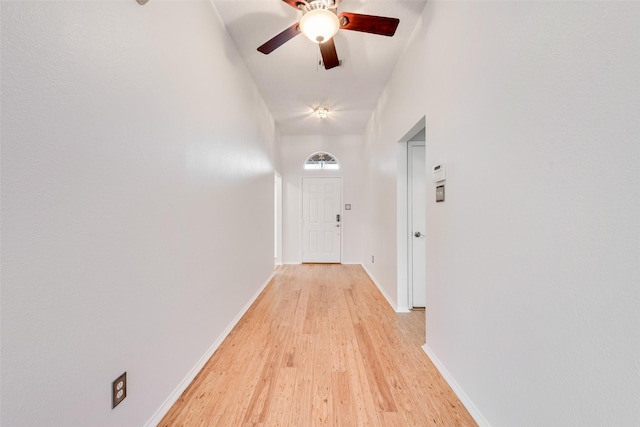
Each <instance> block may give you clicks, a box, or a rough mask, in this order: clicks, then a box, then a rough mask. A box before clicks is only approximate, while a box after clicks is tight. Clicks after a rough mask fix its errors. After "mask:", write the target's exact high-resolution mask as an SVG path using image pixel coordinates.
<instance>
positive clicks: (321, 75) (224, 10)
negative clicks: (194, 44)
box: [213, 0, 425, 135]
mask: <svg viewBox="0 0 640 427" xmlns="http://www.w3.org/2000/svg"><path fill="white" fill-rule="evenodd" d="M213 3H214V4H215V6H216V8H217V9H218V11H219V13H220V16H221V18H222V20H223V21H224V24H225V25H226V27H227V30H228V31H229V34H230V35H231V38H232V39H233V41H234V42H235V44H236V46H237V48H238V50H239V51H240V54H241V55H242V58H243V59H244V62H245V63H246V65H247V67H248V68H249V71H250V72H251V74H252V75H253V78H254V79H255V81H256V83H257V85H258V88H259V90H260V92H261V94H262V96H263V98H264V99H265V101H266V103H267V105H268V106H269V109H270V110H271V113H272V114H273V117H274V119H275V121H276V123H277V125H278V128H279V130H280V132H281V133H282V134H283V135H325V134H328V135H337V134H362V133H363V132H364V127H365V124H366V122H367V120H368V119H369V116H370V115H371V112H372V111H373V109H374V108H375V105H376V102H377V101H378V98H379V97H380V94H381V92H382V89H383V88H384V86H385V84H386V83H387V80H388V79H389V76H390V74H391V72H392V71H393V68H394V67H395V64H396V62H397V61H398V58H399V57H400V54H401V53H402V50H403V49H404V46H405V45H406V43H407V41H408V39H409V36H410V35H411V32H412V30H413V27H414V26H415V24H416V22H417V20H418V17H419V16H420V14H421V12H422V9H423V8H424V4H425V0H368V1H365V0H343V1H342V3H341V4H340V6H339V7H338V13H340V12H354V13H361V14H365V15H379V16H388V17H393V18H399V19H400V24H399V25H398V29H397V30H396V33H395V35H394V36H393V37H385V36H379V35H374V34H367V33H360V32H356V31H347V30H340V31H339V32H338V34H336V36H335V37H334V40H335V45H336V50H337V51H338V58H339V59H340V60H341V61H342V65H341V66H340V67H336V68H333V69H331V70H325V69H324V67H323V66H322V65H319V60H320V50H319V48H318V46H317V45H316V44H314V43H312V42H311V41H310V40H308V39H307V38H306V37H304V36H303V35H298V36H296V37H294V38H293V39H291V40H289V41H288V42H286V43H285V44H284V45H282V46H280V47H279V48H278V49H276V50H275V51H274V52H272V53H271V54H269V55H264V54H262V53H260V52H258V51H257V50H256V49H257V48H258V46H260V45H262V44H263V43H264V42H266V41H267V40H269V39H271V38H272V37H273V36H275V35H276V34H278V33H280V32H281V31H282V30H284V29H285V28H287V27H290V26H291V25H293V24H294V23H296V22H298V21H299V20H300V17H301V16H302V12H300V11H297V10H296V9H294V8H292V7H291V6H289V5H288V4H287V3H285V2H284V1H282V0H213ZM318 106H326V107H327V108H328V109H329V110H330V113H329V117H328V118H326V119H324V120H321V119H318V118H317V117H315V116H313V114H312V112H313V109H314V108H316V107H318Z"/></svg>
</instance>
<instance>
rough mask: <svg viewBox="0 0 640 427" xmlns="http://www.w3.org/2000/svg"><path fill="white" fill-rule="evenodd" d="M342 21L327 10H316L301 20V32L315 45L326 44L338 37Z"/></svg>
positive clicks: (306, 14)
mask: <svg viewBox="0 0 640 427" xmlns="http://www.w3.org/2000/svg"><path fill="white" fill-rule="evenodd" d="M339 29H340V21H339V20H338V17H337V16H336V14H335V13H333V12H330V11H328V10H326V9H314V10H310V11H309V12H307V13H305V14H304V15H303V16H302V19H301V20H300V31H302V34H304V35H305V36H306V37H307V38H308V39H309V40H311V41H312V42H314V43H318V44H320V43H324V42H326V41H327V40H330V39H331V38H332V37H333V36H335V35H336V33H337V32H338V30H339Z"/></svg>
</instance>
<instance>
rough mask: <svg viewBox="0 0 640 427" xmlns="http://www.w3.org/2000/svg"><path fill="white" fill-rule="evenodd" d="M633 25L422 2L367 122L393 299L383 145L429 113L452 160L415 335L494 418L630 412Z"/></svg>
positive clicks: (633, 355) (605, 9) (436, 152)
mask: <svg viewBox="0 0 640 427" xmlns="http://www.w3.org/2000/svg"><path fill="white" fill-rule="evenodd" d="M638 22H640V3H637V2H438V1H436V2H428V3H427V5H426V7H425V10H424V12H423V16H422V21H421V23H420V24H419V26H418V28H417V30H416V33H415V37H414V39H413V41H412V44H411V45H410V46H409V47H408V48H407V51H406V52H405V54H404V55H403V58H402V60H401V62H400V63H399V64H398V67H397V69H396V70H395V72H394V75H393V76H392V78H391V79H390V81H389V83H388V85H387V88H386V90H385V91H384V93H383V95H382V97H381V99H380V101H379V104H378V107H377V109H376V111H375V112H374V114H373V115H372V117H371V120H370V122H369V124H368V129H367V134H366V136H365V147H366V152H367V165H368V170H367V171H366V172H365V175H366V180H367V181H368V182H371V183H372V186H370V187H369V188H368V190H369V191H368V192H367V203H368V209H367V213H368V215H367V218H366V226H365V227H366V229H365V232H364V234H363V235H364V236H365V239H368V240H366V241H365V247H367V248H370V249H371V251H373V252H375V254H376V263H375V264H373V265H371V264H368V265H366V266H367V268H368V269H369V270H370V271H371V272H372V274H373V275H374V276H375V277H376V279H377V281H378V282H379V283H380V284H381V285H382V286H383V288H384V289H385V291H386V292H387V293H388V294H395V292H396V290H397V289H396V267H395V258H394V255H395V248H393V247H390V246H391V245H389V244H388V242H395V239H396V235H395V233H396V231H395V230H396V227H395V225H396V218H395V212H394V206H395V205H394V204H393V203H389V200H394V199H395V197H396V193H395V189H396V184H395V183H396V178H395V175H394V168H395V162H396V153H397V147H396V141H398V140H399V139H400V138H401V137H402V136H403V135H404V133H405V132H406V131H407V130H409V129H410V128H411V126H412V125H413V124H415V123H416V122H417V121H418V120H419V119H420V117H421V116H423V115H425V114H426V124H427V131H426V144H427V166H428V167H429V166H430V165H433V164H436V163H439V162H443V163H445V164H446V165H447V182H446V201H445V202H444V203H439V204H436V203H435V201H434V198H435V195H434V186H433V185H431V186H429V189H428V193H427V200H428V201H429V202H428V206H427V224H428V225H427V228H428V231H427V239H428V243H427V280H428V282H427V286H428V292H427V346H428V351H429V352H430V353H431V354H432V355H433V356H435V357H437V358H438V359H439V361H440V362H441V367H442V368H443V369H446V371H447V372H448V374H450V376H451V378H452V380H453V381H455V382H457V384H458V386H459V387H460V389H461V392H462V393H463V394H464V395H465V396H466V398H468V399H469V400H468V403H469V402H470V403H472V404H474V405H475V407H476V408H477V410H478V411H479V412H478V413H476V415H479V416H480V417H484V420H485V421H486V422H487V423H488V424H490V425H493V426H542V425H544V426H562V427H565V426H605V425H607V426H609V425H615V426H632V425H633V426H635V425H638V424H640V407H639V404H638V402H640V343H639V340H640V315H639V313H640V310H638V307H639V306H640V304H639V303H640V287H639V286H638V279H639V277H640V227H639V218H640V176H639V172H638V164H640V155H639V154H640V144H639V143H638V141H639V138H638V136H639V135H640V122H639V121H638V117H639V116H640V93H639V86H638V84H637V82H638V80H637V79H638V77H637V76H638V75H640V27H639V26H638ZM373 230H376V231H377V232H376V233H373V232H372V231H373ZM364 260H365V261H368V259H366V258H365V259H364Z"/></svg>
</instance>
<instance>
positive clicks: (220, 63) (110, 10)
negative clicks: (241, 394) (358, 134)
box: [0, 0, 277, 426]
mask: <svg viewBox="0 0 640 427" xmlns="http://www.w3.org/2000/svg"><path fill="white" fill-rule="evenodd" d="M1 31H2V33H1V36H2V396H1V400H2V414H1V419H0V424H2V425H3V426H44V425H47V426H89V425H90V426H140V425H143V424H145V422H147V421H148V420H150V419H151V418H152V416H153V414H154V413H155V412H156V411H157V410H158V409H159V408H160V407H161V405H162V404H163V402H164V401H165V399H167V398H168V397H169V396H170V395H171V393H172V392H173V391H174V389H175V388H176V387H177V386H178V385H179V384H180V382H181V381H182V380H183V379H184V378H185V377H186V376H187V374H188V373H189V371H190V370H191V369H192V368H193V367H194V366H195V365H196V363H197V362H198V361H199V359H200V358H201V357H202V356H203V355H205V354H206V353H207V351H208V350H209V349H210V347H211V346H212V344H214V342H215V341H216V340H217V339H218V338H219V337H220V336H221V334H222V333H223V331H224V330H225V328H227V326H228V325H229V324H230V323H231V322H232V320H233V319H234V317H235V316H236V315H237V314H238V313H239V312H240V311H241V310H242V309H243V307H244V306H245V304H246V303H247V302H248V301H250V300H251V298H252V297H253V296H254V294H255V293H256V292H257V291H258V290H259V289H260V287H261V286H262V285H263V283H264V282H265V280H266V279H267V278H268V277H269V275H270V274H271V272H272V270H273V171H274V158H275V157H276V154H275V144H276V142H277V141H276V139H277V135H276V132H275V128H274V124H273V120H272V118H271V116H270V114H269V112H268V110H267V108H266V106H265V104H264V102H263V101H262V99H261V97H260V96H259V94H258V92H257V90H256V88H255V85H254V83H253V81H252V79H251V78H250V76H249V74H248V72H247V70H246V69H245V67H244V65H243V63H242V61H241V58H240V56H239V54H238V53H237V52H236V49H235V47H234V45H233V43H232V42H231V41H230V39H229V38H228V36H227V33H226V31H225V30H224V28H223V26H222V25H221V23H220V20H219V18H218V16H217V14H216V12H215V10H214V9H213V7H212V5H211V4H210V3H209V2H207V1H189V2H163V1H151V2H150V3H149V4H147V5H146V6H144V7H141V6H139V5H138V4H137V3H136V2H135V1H133V0H132V1H127V2H122V1H120V2H114V1H104V2H100V1H88V2H78V1H69V2H67V1H56V2H3V4H2V29H1ZM256 212H262V213H263V215H256ZM247 224H251V226H247ZM247 265H250V266H251V268H246V267H247ZM124 371H127V373H128V381H129V389H128V397H127V398H126V399H125V400H124V401H123V402H122V403H121V404H120V406H118V407H117V408H116V409H114V410H112V409H111V400H110V399H111V397H110V387H111V381H112V380H114V379H115V378H116V377H117V376H118V375H120V374H121V373H122V372H124Z"/></svg>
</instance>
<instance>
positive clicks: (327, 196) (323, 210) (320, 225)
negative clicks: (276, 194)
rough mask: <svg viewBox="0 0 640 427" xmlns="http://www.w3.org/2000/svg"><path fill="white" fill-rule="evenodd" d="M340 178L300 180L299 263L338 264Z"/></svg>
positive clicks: (340, 223)
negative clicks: (300, 224) (300, 252)
mask: <svg viewBox="0 0 640 427" xmlns="http://www.w3.org/2000/svg"><path fill="white" fill-rule="evenodd" d="M341 204H342V178H302V262H309V263H312V262H323V263H339V262H340V246H341V237H340V236H341V234H342V233H341V230H342V229H341V227H342V221H341V218H340V217H341V215H342V212H341V210H340V207H341Z"/></svg>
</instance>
